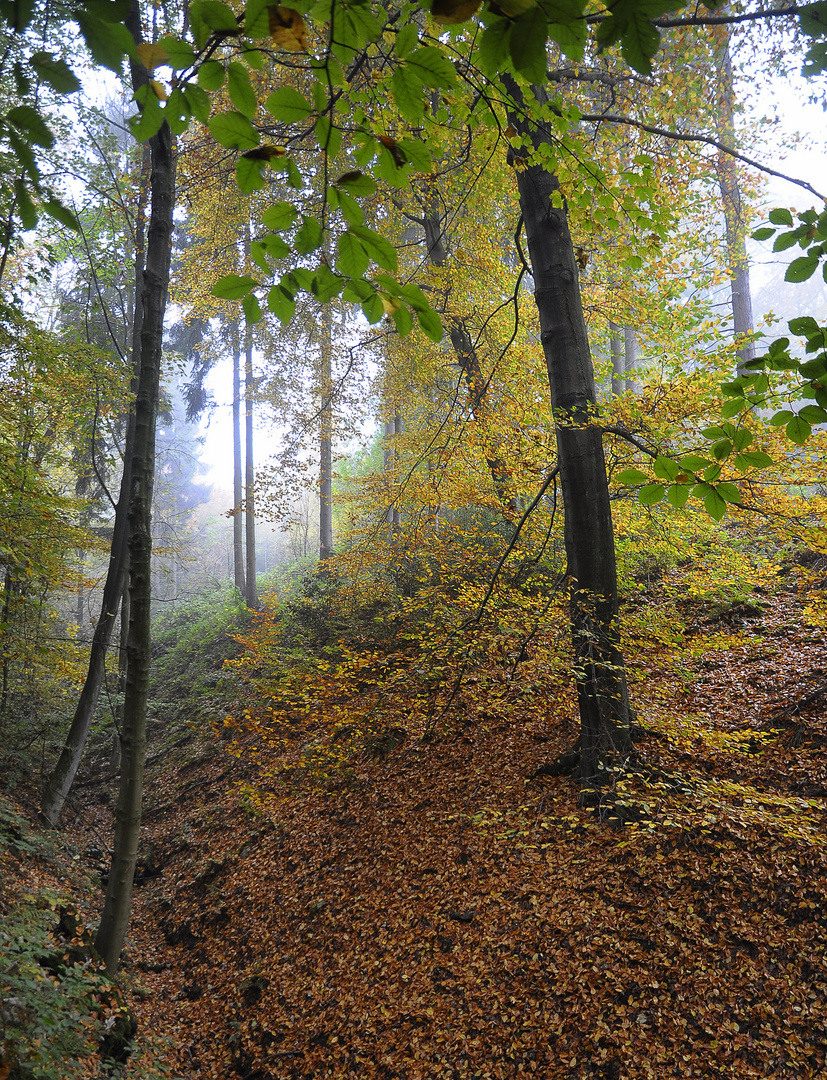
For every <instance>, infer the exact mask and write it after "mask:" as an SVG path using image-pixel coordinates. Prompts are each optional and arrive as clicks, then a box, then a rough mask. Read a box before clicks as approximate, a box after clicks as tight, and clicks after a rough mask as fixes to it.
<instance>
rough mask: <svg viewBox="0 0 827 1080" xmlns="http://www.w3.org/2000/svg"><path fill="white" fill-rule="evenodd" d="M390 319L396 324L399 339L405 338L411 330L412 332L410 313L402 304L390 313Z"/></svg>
mask: <svg viewBox="0 0 827 1080" xmlns="http://www.w3.org/2000/svg"><path fill="white" fill-rule="evenodd" d="M391 318H392V319H393V321H394V323H396V329H397V332H398V333H399V336H400V337H407V336H408V334H410V332H411V330H413V319H412V318H411V313H410V311H408V309H407V308H406V307H405V305H404V304H403V305H401V306H400V307H398V308H397V309H396V310H395V311H394V312H392V313H391Z"/></svg>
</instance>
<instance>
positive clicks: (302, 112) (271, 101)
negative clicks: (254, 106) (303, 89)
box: [264, 86, 313, 124]
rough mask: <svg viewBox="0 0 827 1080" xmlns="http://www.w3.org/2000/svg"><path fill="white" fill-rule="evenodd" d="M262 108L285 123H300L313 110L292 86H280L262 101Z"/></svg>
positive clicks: (302, 95)
mask: <svg viewBox="0 0 827 1080" xmlns="http://www.w3.org/2000/svg"><path fill="white" fill-rule="evenodd" d="M264 108H265V109H266V110H267V112H268V113H270V115H271V116H272V117H273V118H274V119H275V120H281V121H283V122H284V123H285V124H300V123H301V122H302V121H304V120H306V119H307V118H308V116H310V114H311V113H312V112H313V106H312V105H311V104H310V102H309V101H308V100H307V98H306V97H305V96H304V94H301V93H299V91H298V90H296V89H295V87H293V86H280V87H279V88H278V90H274V91H273V93H272V94H270V96H269V97H268V98H267V100H266V101H265V102H264Z"/></svg>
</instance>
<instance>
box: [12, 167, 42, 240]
mask: <svg viewBox="0 0 827 1080" xmlns="http://www.w3.org/2000/svg"><path fill="white" fill-rule="evenodd" d="M14 194H15V198H16V199H17V214H18V216H19V218H20V224H21V225H22V226H23V228H24V230H26V231H28V230H29V229H33V228H34V227H35V225H37V207H36V206H35V204H34V203H33V202H32V197H31V195H30V194H29V191H28V189H27V187H26V185H25V184H24V183H23V181H22V180H21V179H20V178H19V177H18V178H17V179H16V180H15V181H14Z"/></svg>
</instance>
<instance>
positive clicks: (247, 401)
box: [244, 326, 258, 610]
mask: <svg viewBox="0 0 827 1080" xmlns="http://www.w3.org/2000/svg"><path fill="white" fill-rule="evenodd" d="M254 399H255V386H254V385H253V331H252V329H251V328H250V327H249V326H248V327H247V330H246V332H245V340H244V540H245V543H246V555H247V587H246V589H245V598H246V600H247V607H248V608H252V609H253V610H255V609H256V608H258V591H257V588H256V474H255V464H254V461H253V409H254Z"/></svg>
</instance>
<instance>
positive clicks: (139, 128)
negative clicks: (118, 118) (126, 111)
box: [129, 92, 164, 142]
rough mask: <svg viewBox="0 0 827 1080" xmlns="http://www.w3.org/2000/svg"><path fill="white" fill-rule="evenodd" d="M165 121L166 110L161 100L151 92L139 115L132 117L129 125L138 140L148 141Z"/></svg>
mask: <svg viewBox="0 0 827 1080" xmlns="http://www.w3.org/2000/svg"><path fill="white" fill-rule="evenodd" d="M163 122H164V110H163V109H162V108H161V102H160V101H159V100H158V99H157V97H156V96H155V95H154V94H153V93H152V92H150V93H149V95H148V96H147V99H146V102H145V103H144V105H143V106H142V107H141V111H140V112H139V113H138V115H137V116H133V117H131V118H130V121H129V126H130V127H131V128H132V134H133V136H134V137H135V138H136V139H137V140H138V142H146V141H147V140H148V139H151V138H152V136H153V135H154V134H155V133H156V132H157V131H158V130H159V129H160V127H161V124H163Z"/></svg>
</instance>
